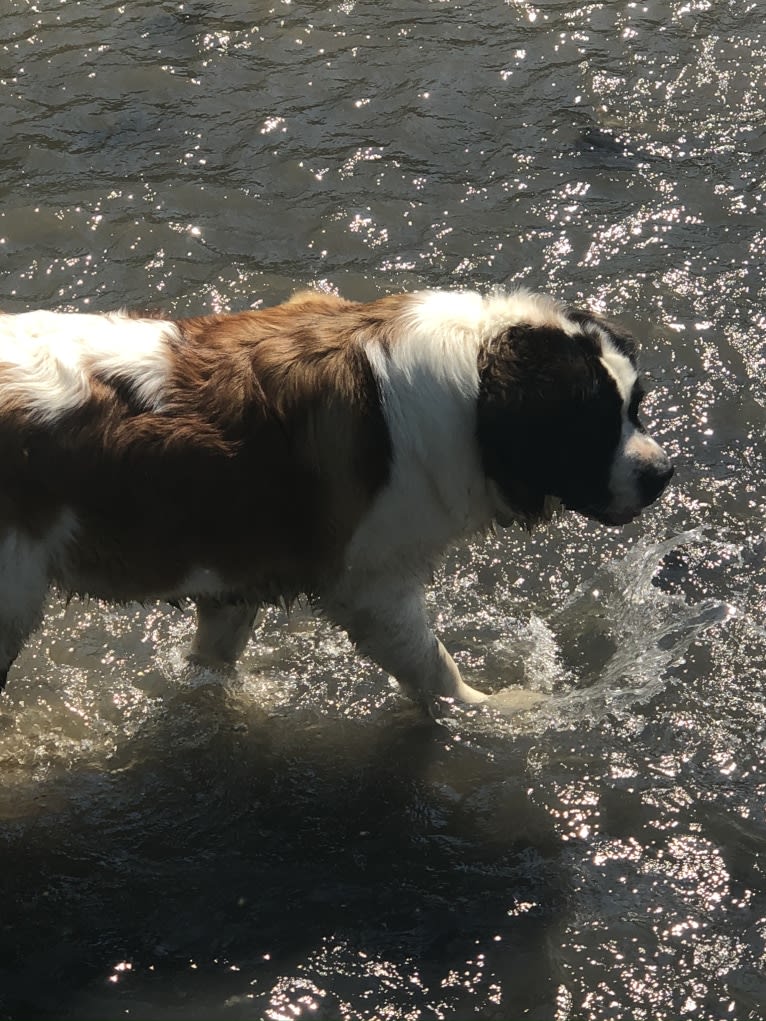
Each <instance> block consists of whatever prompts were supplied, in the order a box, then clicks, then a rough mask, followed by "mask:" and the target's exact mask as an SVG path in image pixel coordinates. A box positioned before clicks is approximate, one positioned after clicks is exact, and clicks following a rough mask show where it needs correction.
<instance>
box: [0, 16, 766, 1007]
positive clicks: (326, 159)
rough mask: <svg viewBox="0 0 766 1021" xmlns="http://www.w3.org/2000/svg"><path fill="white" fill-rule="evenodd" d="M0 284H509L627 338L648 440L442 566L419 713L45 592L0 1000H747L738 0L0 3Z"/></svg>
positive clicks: (755, 748)
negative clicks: (655, 458) (508, 695)
mask: <svg viewBox="0 0 766 1021" xmlns="http://www.w3.org/2000/svg"><path fill="white" fill-rule="evenodd" d="M4 5H5V6H4V7H3V16H2V19H0V95H1V96H2V102H0V125H1V126H2V137H3V146H2V151H0V188H1V189H2V201H1V202H0V307H2V308H3V309H5V310H8V311H20V310H22V309H26V308H30V307H46V308H58V309H78V310H87V309H91V310H106V309H111V308H116V307H120V306H130V307H140V308H146V307H152V308H154V307H158V306H159V307H162V308H164V309H165V310H166V311H168V312H171V313H174V314H179V315H180V314H187V313H188V314H193V313H195V312H203V311H210V310H228V309H232V310H234V309H240V308H248V307H258V306H260V305H262V304H269V303H273V302H276V301H279V300H282V299H283V298H286V297H287V296H288V295H289V294H290V293H291V291H292V290H293V289H294V288H295V287H297V286H305V285H306V284H314V285H318V286H320V287H324V288H330V289H338V290H340V291H341V292H342V293H343V294H345V295H346V296H348V297H351V298H359V299H366V298H371V297H373V296H376V295H380V294H384V293H391V292H395V291H398V290H405V289H414V288H418V287H423V286H438V287H466V286H475V287H479V288H482V289H485V288H489V287H491V286H493V285H502V286H507V287H513V286H516V285H525V286H530V287H533V288H535V289H540V290H545V291H550V292H552V293H555V294H556V295H558V296H559V297H561V298H562V299H564V300H566V301H572V302H578V303H581V304H589V305H592V306H593V307H595V308H597V309H599V310H602V311H607V312H608V313H609V314H610V315H612V316H615V317H618V318H621V319H622V320H623V321H624V322H625V323H626V324H627V325H629V326H630V327H631V328H632V329H634V330H635V331H636V332H637V333H638V334H639V335H640V336H641V338H642V365H643V370H644V375H645V377H646V379H647V382H648V383H649V389H650V391H651V392H650V395H649V397H648V398H647V400H646V402H645V407H646V416H645V417H646V418H647V420H648V422H649V424H650V426H651V428H652V431H653V433H654V435H655V436H656V437H657V439H658V440H660V442H662V443H663V445H664V446H665V447H666V449H667V450H668V451H669V453H670V454H671V455H672V457H673V459H674V461H675V464H676V477H675V479H674V480H673V484H672V487H671V489H670V490H669V491H668V493H667V495H666V496H665V497H664V498H663V499H662V501H661V502H660V503H659V504H658V505H657V506H656V507H654V508H652V509H651V510H650V511H649V512H647V513H646V514H645V515H644V517H643V518H642V519H640V520H639V521H638V522H636V523H634V524H632V525H630V526H628V527H626V528H624V529H622V530H608V529H603V528H599V527H598V526H596V525H594V524H591V523H588V522H586V521H584V520H582V519H578V518H576V517H565V518H562V519H561V520H560V521H558V522H555V523H553V524H552V525H551V526H550V527H549V528H547V529H545V530H543V531H540V532H537V533H535V534H534V535H533V536H532V537H529V536H527V535H525V534H524V533H523V532H521V531H513V530H510V531H507V532H504V533H502V534H501V535H500V536H498V537H497V538H488V539H486V540H481V541H476V542H475V543H473V544H472V545H471V547H470V548H466V549H461V550H457V551H455V552H454V553H453V554H451V555H450V557H449V559H448V562H447V564H446V565H445V568H444V570H443V572H442V573H441V574H440V576H439V577H438V578H437V581H436V584H435V586H434V588H433V592H432V600H431V601H432V612H433V615H434V617H435V619H436V620H437V622H438V631H439V633H440V635H441V636H442V638H443V639H444V640H445V644H447V645H448V647H449V648H450V649H451V650H452V651H453V653H454V654H455V657H456V659H457V660H458V662H459V664H460V666H461V669H462V670H463V671H464V673H465V675H466V677H467V678H468V679H469V680H470V681H472V682H473V683H476V684H478V685H479V686H483V687H486V688H492V689H496V688H501V687H504V686H508V685H510V686H519V687H520V688H522V689H523V690H524V691H527V692H532V693H535V694H536V695H537V696H539V698H538V699H537V700H536V701H531V700H530V703H529V707H528V708H527V709H526V710H524V711H520V712H518V713H516V714H504V713H501V712H499V711H498V710H496V709H493V708H491V707H490V708H487V707H480V708H478V709H472V710H467V711H465V712H462V713H459V714H457V715H456V716H455V717H454V718H452V719H450V720H446V721H442V722H440V723H439V724H433V723H429V722H426V721H424V720H422V719H421V718H420V717H419V716H418V715H417V714H416V713H415V712H414V711H413V710H412V709H410V708H409V707H408V706H407V704H406V703H405V702H404V701H403V700H402V699H401V698H400V697H399V696H398V694H397V693H396V691H395V690H394V689H393V688H392V687H391V686H389V684H388V683H387V682H386V679H385V678H384V677H382V676H381V675H380V673H379V672H378V671H377V670H375V669H374V668H373V667H372V666H370V665H369V664H368V663H366V662H364V661H362V660H360V659H359V658H358V657H357V656H355V655H354V653H353V650H352V649H351V647H350V645H349V643H348V642H347V641H346V639H345V638H344V637H343V635H341V634H340V633H339V632H337V631H335V630H333V629H332V628H330V627H328V626H327V625H326V624H325V623H324V622H322V621H321V620H317V619H315V618H314V617H313V616H312V615H311V614H310V613H309V612H308V611H306V610H304V609H301V608H298V609H296V610H295V611H294V612H293V613H291V614H290V615H289V616H287V615H285V614H284V612H282V611H279V610H276V609H270V610H268V611H267V612H266V613H265V615H264V617H263V620H262V622H261V624H260V626H259V627H258V628H257V630H256V633H255V635H254V638H253V640H252V642H251V643H250V645H249V647H248V650H247V652H246V654H245V656H244V658H243V662H242V666H241V669H240V671H239V673H238V676H237V678H236V679H233V680H230V681H229V682H223V681H222V680H221V679H220V678H218V677H215V676H214V675H213V674H209V673H205V672H204V671H197V672H193V671H191V672H190V671H188V670H185V669H184V667H183V660H182V656H181V651H180V650H181V649H182V648H183V646H184V644H185V643H187V642H188V641H189V638H190V634H191V629H192V618H191V614H182V613H180V612H178V611H176V610H173V609H169V608H159V607H154V606H148V607H140V608H139V607H135V606H131V607H127V608H122V609H116V608H109V607H105V606H102V605H100V604H98V603H95V602H93V603H83V602H79V601H72V602H71V603H69V604H68V605H65V603H64V602H63V601H60V600H57V599H55V598H53V599H52V600H51V605H50V612H49V616H48V618H47V621H46V625H45V627H44V629H43V630H41V631H40V632H39V633H38V634H37V635H36V636H35V637H34V639H33V640H32V641H31V642H30V644H29V646H28V648H27V649H26V650H25V651H24V653H23V655H22V656H21V657H20V659H19V660H18V662H17V664H16V666H15V667H14V669H13V671H12V674H11V677H10V680H9V686H8V690H7V692H6V694H5V695H4V696H3V699H2V701H1V702H0V905H2V907H1V908H0V1017H3V1018H8V1019H22V1018H28V1019H31V1018H34V1019H36V1021H40V1019H43V1018H51V1019H62V1018H73V1019H84V1018H93V1019H96V1018H98V1019H104V1018H117V1017H135V1018H146V1019H150V1018H151V1019H157V1018H189V1019H192V1018H199V1019H201V1021H202V1019H208V1018H212V1017H216V1018H241V1019H249V1018H253V1019H256V1018H265V1019H268V1021H282V1019H286V1018H299V1017H314V1018H345V1019H349V1021H356V1019H360V1018H370V1019H373V1018H375V1019H378V1018H382V1019H391V1021H395V1019H418V1018H447V1019H449V1018H454V1019H462V1018H467V1017H479V1018H497V1019H507V1018H517V1017H533V1018H541V1019H542V1018H556V1019H558V1021H569V1019H571V1021H575V1019H601V1018H625V1019H640V1018H646V1019H661V1018H668V1019H669V1018H721V1017H727V1018H754V1019H755V1018H762V1017H763V1012H764V1004H766V979H765V978H764V961H765V960H766V877H765V876H764V853H766V820H765V819H764V804H765V798H766V782H765V781H764V773H763V766H762V760H763V755H764V741H765V738H766V706H765V704H764V686H765V681H764V666H763V664H764V662H766V630H764V628H765V624H764V621H765V620H766V556H765V554H766V536H765V535H764V510H765V505H766V469H765V468H764V458H763V447H764V435H765V433H766V430H765V428H764V426H765V424H766V389H765V388H764V376H765V375H766V372H765V369H766V346H765V344H764V330H765V329H766V287H765V280H766V274H765V271H764V246H765V245H766V215H765V211H764V188H765V181H766V177H765V171H764V151H765V150H766V127H765V124H766V99H764V96H766V70H764V68H766V60H765V59H764V58H766V32H765V31H764V28H763V12H762V10H761V9H760V5H758V4H756V3H751V4H746V3H745V4H734V3H724V2H713V0H691V2H689V0H670V2H666V3H659V2H649V3H632V2H631V3H627V2H623V0H620V2H617V3H605V2H588V3H585V2H583V3H572V2H563V0H546V2H540V3H536V4H533V3H528V2H526V0H506V2H503V0H487V2H486V3H483V4H481V5H476V4H468V3H466V4H461V3H459V2H457V0H442V2H431V3H415V2H413V0H394V2H392V3H389V4H386V5H380V4H375V3H372V2H369V0H368V2H359V0H357V2H355V0H343V2H342V3H339V4H332V5H319V4H316V3H313V2H306V0H303V2H290V0H283V2H281V3H278V4H275V5H274V6H271V7H269V6H268V5H257V6H256V8H254V7H253V5H252V4H249V3H245V2H244V0H224V2H220V3H216V4H212V3H209V2H204V0H188V2H186V0H184V2H176V0H174V2H168V3H165V2H161V3H154V2H148V0H147V2H135V3H130V4H120V3H108V4H104V3H101V2H98V3H97V2H95V0H79V2H76V0H67V2H65V3H63V2H58V0H56V2H54V0H39V2H36V3H34V4H32V3H29V2H27V0H4Z"/></svg>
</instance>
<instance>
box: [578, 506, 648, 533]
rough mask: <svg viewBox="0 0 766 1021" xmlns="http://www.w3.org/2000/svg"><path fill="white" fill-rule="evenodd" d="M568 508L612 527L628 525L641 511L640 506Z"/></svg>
mask: <svg viewBox="0 0 766 1021" xmlns="http://www.w3.org/2000/svg"><path fill="white" fill-rule="evenodd" d="M568 510H573V511H576V512H577V513H578V514H582V516H583V517H585V518H590V520H591V521H598V523H599V524H600V525H609V526H610V527H611V528H620V527H621V526H622V525H627V524H629V523H630V522H631V521H634V520H635V519H636V518H637V517H638V516H639V514H640V513H641V509H640V508H639V509H638V510H622V511H612V510H604V509H603V508H602V507H569V508H568Z"/></svg>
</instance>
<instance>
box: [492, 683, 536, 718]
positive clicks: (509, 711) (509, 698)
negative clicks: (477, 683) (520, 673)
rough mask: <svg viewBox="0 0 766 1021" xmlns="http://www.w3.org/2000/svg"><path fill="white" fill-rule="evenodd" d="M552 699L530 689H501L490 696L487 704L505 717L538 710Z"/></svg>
mask: <svg viewBox="0 0 766 1021" xmlns="http://www.w3.org/2000/svg"><path fill="white" fill-rule="evenodd" d="M550 697H551V696H550V695H546V694H545V692H542V691H530V690H529V689H528V688H501V689H500V691H496V692H495V693H494V694H492V695H490V696H489V698H488V699H487V701H486V703H485V704H486V705H488V706H489V707H490V708H492V709H494V710H495V711H496V712H499V713H501V714H502V715H503V716H515V715H516V714H517V713H526V712H529V711H530V710H532V709H537V708H538V707H539V706H540V705H542V704H543V703H544V702H547V701H548V700H549V699H550Z"/></svg>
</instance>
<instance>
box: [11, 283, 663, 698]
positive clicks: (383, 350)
mask: <svg viewBox="0 0 766 1021" xmlns="http://www.w3.org/2000/svg"><path fill="white" fill-rule="evenodd" d="M635 357H636V353H635V343H634V341H633V339H632V338H631V337H630V336H629V335H628V334H627V333H626V332H625V331H624V330H622V329H620V328H618V327H616V326H614V325H613V324H612V323H610V322H608V321H606V320H605V319H602V318H601V317H600V316H598V315H594V314H591V313H589V312H585V311H579V310H575V309H572V308H568V307H566V306H564V305H562V304H560V303H558V302H557V301H555V300H554V299H552V298H549V297H545V296H542V295H539V294H532V293H529V292H526V291H516V292H513V293H492V294H489V295H486V296H482V295H480V294H477V293H474V292H454V293H453V292H442V291H421V292H418V293H412V294H399V295H393V296H389V297H384V298H380V299H379V300H377V301H372V302H370V303H368V304H360V303H357V302H353V301H345V300H343V299H342V298H340V297H337V296H335V295H331V294H320V293H316V292H310V291H309V292H303V293H299V294H297V295H295V296H294V297H293V298H292V299H291V300H290V301H288V302H286V303H285V304H283V305H280V306H278V307H275V308H267V309H263V310H258V311H248V312H240V313H235V314H230V315H206V316H200V317H197V318H189V319H179V320H171V319H164V318H153V317H150V316H144V317H142V316H135V315H130V314H128V313H126V312H124V311H120V312H113V313H107V314H69V313H56V312H46V311H36V312H27V313H22V314H18V315H0V679H1V680H2V681H3V682H4V681H5V678H6V675H7V672H8V670H9V668H10V666H11V664H12V663H13V661H14V659H15V658H16V656H17V655H18V653H19V651H20V649H21V648H22V646H23V644H24V642H25V640H26V638H27V636H28V635H29V634H30V632H31V631H32V629H33V628H35V627H36V626H37V625H38V624H39V623H40V621H41V617H42V611H43V606H44V602H45V598H46V594H47V593H48V590H49V589H50V588H51V587H55V588H56V589H58V590H60V591H61V592H63V593H66V594H77V595H89V596H94V597H97V598H99V599H105V600H109V601H113V602H127V601H129V600H139V601H142V602H143V601H146V600H166V601H169V602H177V601H179V600H185V599H189V600H192V601H193V602H194V604H195V605H196V613H197V627H196V634H195V636H194V639H193V642H192V646H191V650H190V653H189V655H190V657H191V658H192V660H193V661H199V662H202V663H205V664H210V665H221V666H223V665H226V664H228V665H231V664H234V663H235V662H236V660H237V659H238V657H239V656H240V654H241V653H242V651H243V649H244V647H245V645H246V643H247V641H248V637H249V634H250V629H251V627H252V625H253V623H254V621H255V617H256V614H257V612H258V607H259V606H260V605H261V604H262V603H268V602H275V601H277V602H280V603H282V602H286V603H289V602H290V601H291V600H294V599H296V598H297V597H299V596H301V595H304V596H307V597H308V598H309V599H310V600H312V601H315V602H316V603H317V604H318V606H319V607H321V609H322V611H323V612H324V613H325V614H326V616H327V617H328V618H329V619H330V620H332V621H334V622H335V623H337V624H338V625H340V626H341V627H342V628H344V629H345V630H346V631H347V632H348V634H349V636H350V637H351V639H352V641H353V642H354V643H355V644H356V646H357V647H358V648H359V650H360V651H361V652H362V653H364V654H366V655H367V656H369V657H370V658H371V659H372V660H374V661H375V663H377V664H378V665H379V666H380V667H382V668H383V670H385V671H387V672H388V673H389V674H391V675H393V677H394V678H396V680H397V681H398V682H399V684H400V685H401V687H402V689H403V690H404V692H405V693H406V694H407V695H409V696H410V697H411V698H413V699H414V700H416V701H418V702H420V703H422V704H424V705H426V706H427V707H429V708H431V710H432V711H438V707H439V703H440V700H443V699H447V700H454V701H457V702H460V701H462V702H465V703H474V702H480V701H483V700H484V699H485V698H486V697H487V696H486V695H485V694H483V693H482V692H480V691H477V690H475V689H474V688H472V687H470V686H469V685H468V684H466V683H465V682H464V681H463V679H462V678H461V676H460V672H459V671H458V668H457V666H456V665H455V663H454V661H453V660H452V658H451V656H450V655H449V653H448V652H447V651H446V649H445V648H444V646H443V645H442V643H441V642H440V641H439V639H438V638H437V637H436V635H435V634H434V632H433V630H432V629H431V624H430V623H429V619H428V614H427V612H426V605H425V598H424V590H425V587H426V585H427V584H428V583H429V580H430V579H431V576H432V572H433V570H434V567H435V566H436V565H437V564H438V563H439V560H440V558H441V557H442V555H443V554H444V552H445V550H446V549H447V548H448V547H449V546H451V545H452V544H454V543H456V542H458V541H459V540H461V539H465V538H466V537H469V536H473V535H475V534H477V533H480V532H482V531H483V530H486V529H488V528H490V527H491V526H492V525H493V523H495V522H497V523H499V524H501V525H508V524H510V523H511V522H518V523H520V524H521V525H523V526H525V527H526V528H528V529H531V528H532V527H533V526H535V525H537V524H539V523H541V522H543V521H546V520H548V519H550V518H551V517H552V516H553V515H554V513H556V512H557V511H559V510H562V509H568V510H572V511H577V512H578V513H580V514H584V515H586V516H587V517H589V518H593V519H595V520H596V521H600V522H603V523H604V524H606V525H621V524H624V523H625V522H628V521H631V520H632V519H633V518H635V517H636V516H637V515H638V514H639V513H640V512H641V510H643V508H645V507H646V506H647V505H648V504H650V503H652V502H653V501H654V500H656V499H657V497H658V496H659V495H660V494H661V493H662V491H663V490H664V489H665V487H666V485H667V483H668V480H669V479H670V477H671V475H672V474H673V468H672V467H671V465H670V462H669V460H668V458H667V456H666V455H665V453H664V452H663V451H662V449H661V448H660V446H658V444H657V443H656V442H655V441H654V440H653V439H651V438H650V437H649V436H648V435H647V433H646V431H645V429H644V427H643V425H642V424H641V421H640V419H639V404H640V402H641V397H642V393H643V391H642V388H641V384H640V382H639V380H638V376H637V373H636V362H635Z"/></svg>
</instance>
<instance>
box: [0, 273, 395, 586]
mask: <svg viewBox="0 0 766 1021" xmlns="http://www.w3.org/2000/svg"><path fill="white" fill-rule="evenodd" d="M400 304H401V302H399V303H397V301H396V300H395V299H383V300H382V301H381V302H375V303H372V304H371V305H367V306H361V305H356V304H354V303H351V302H346V301H343V300H342V299H340V298H336V297H334V296H332V295H321V294H316V293H313V292H309V293H303V294H298V295H296V296H295V297H294V298H293V299H292V300H291V301H290V302H289V303H287V304H286V305H282V306H279V307H277V308H273V309H267V310H263V311H254V312H242V313H238V314H234V315H224V316H204V317H198V318H192V319H185V320H181V321H179V322H178V323H177V326H178V328H179V330H180V333H181V340H180V341H177V340H174V341H173V342H172V345H171V346H172V350H173V357H174V367H173V370H172V373H171V377H170V379H169V382H168V386H167V388H166V391H165V392H164V393H163V402H162V411H161V412H159V413H157V412H147V411H146V410H145V409H144V408H142V407H141V406H140V405H139V404H138V402H137V401H136V400H135V399H134V397H133V395H132V394H131V392H130V390H129V388H126V387H124V386H120V385H118V384H115V383H114V382H110V381H109V380H96V381H94V383H93V397H92V399H91V400H89V401H88V402H87V403H86V404H85V405H84V406H82V407H81V408H79V409H77V410H76V411H74V412H72V413H69V414H67V415H65V416H64V417H62V418H61V419H59V420H58V421H57V422H56V423H55V424H54V425H53V426H40V425H35V424H33V423H30V422H29V421H28V420H27V419H26V418H25V416H24V414H23V412H22V411H21V410H20V409H18V408H16V409H5V410H2V409H0V522H1V523H2V526H4V527H6V528H7V527H9V526H10V527H11V528H14V529H19V530H22V531H23V532H25V533H27V534H30V535H31V536H37V537H42V536H44V534H45V533H46V531H47V530H48V529H49V528H50V526H51V525H52V523H53V522H54V521H55V520H56V518H57V516H58V515H59V514H60V512H61V511H62V510H63V509H65V508H68V509H71V511H72V512H73V513H74V515H75V517H76V519H77V520H78V522H79V523H80V531H79V533H78V537H76V540H75V541H74V543H73V544H72V547H71V551H70V555H69V564H68V565H67V566H66V568H65V570H64V571H63V572H62V574H61V577H60V578H58V579H56V580H58V581H59V582H60V583H61V584H62V585H63V586H64V587H65V588H67V589H69V590H71V591H76V592H82V593H89V594H92V595H97V596H102V597H105V598H109V599H117V600H129V599H148V598H152V597H155V596H159V597H161V596H163V595H167V594H171V593H174V592H176V593H178V592H179V590H180V589H181V588H182V587H183V584H184V579H185V578H186V577H188V576H189V575H190V573H191V572H192V571H193V570H194V569H195V568H208V569H210V570H212V571H214V572H215V573H216V574H217V575H219V576H220V577H221V579H222V592H221V594H222V595H226V594H240V595H247V596H248V597H250V598H257V599H278V598H287V599H290V598H293V597H295V596H296V595H298V594H299V593H301V592H308V593H311V592H312V591H314V590H316V589H317V588H318V587H321V584H322V582H323V580H324V579H326V578H327V576H328V575H331V574H332V573H333V572H334V571H337V569H338V567H339V563H340V557H341V554H342V551H343V548H344V546H345V545H346V543H347V542H348V540H349V538H350V536H351V534H352V532H353V530H354V528H355V526H356V524H357V522H358V521H359V519H360V517H361V515H362V514H363V513H364V511H365V509H366V508H367V506H368V505H369V502H370V500H371V499H372V497H373V496H374V495H375V493H376V492H377V491H378V490H379V489H380V488H381V486H383V484H384V483H385V481H386V479H387V478H388V472H389V467H390V456H391V449H390V438H389V435H388V431H387V428H386V424H385V421H384V418H383V414H382V410H381V407H380V398H379V394H378V392H377V387H376V383H375V379H374V377H373V374H372V371H371V369H370V366H369V363H368V361H367V359H366V356H365V355H364V352H363V350H362V349H361V347H360V340H363V339H364V337H365V336H366V335H367V333H368V331H369V330H373V329H374V330H381V331H382V333H384V334H385V333H386V330H387V329H390V328H391V327H390V326H389V324H390V321H391V317H392V315H395V314H396V312H397V311H398V309H399V307H400ZM381 324H382V325H381ZM185 594H188V595H194V592H187V593H185Z"/></svg>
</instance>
